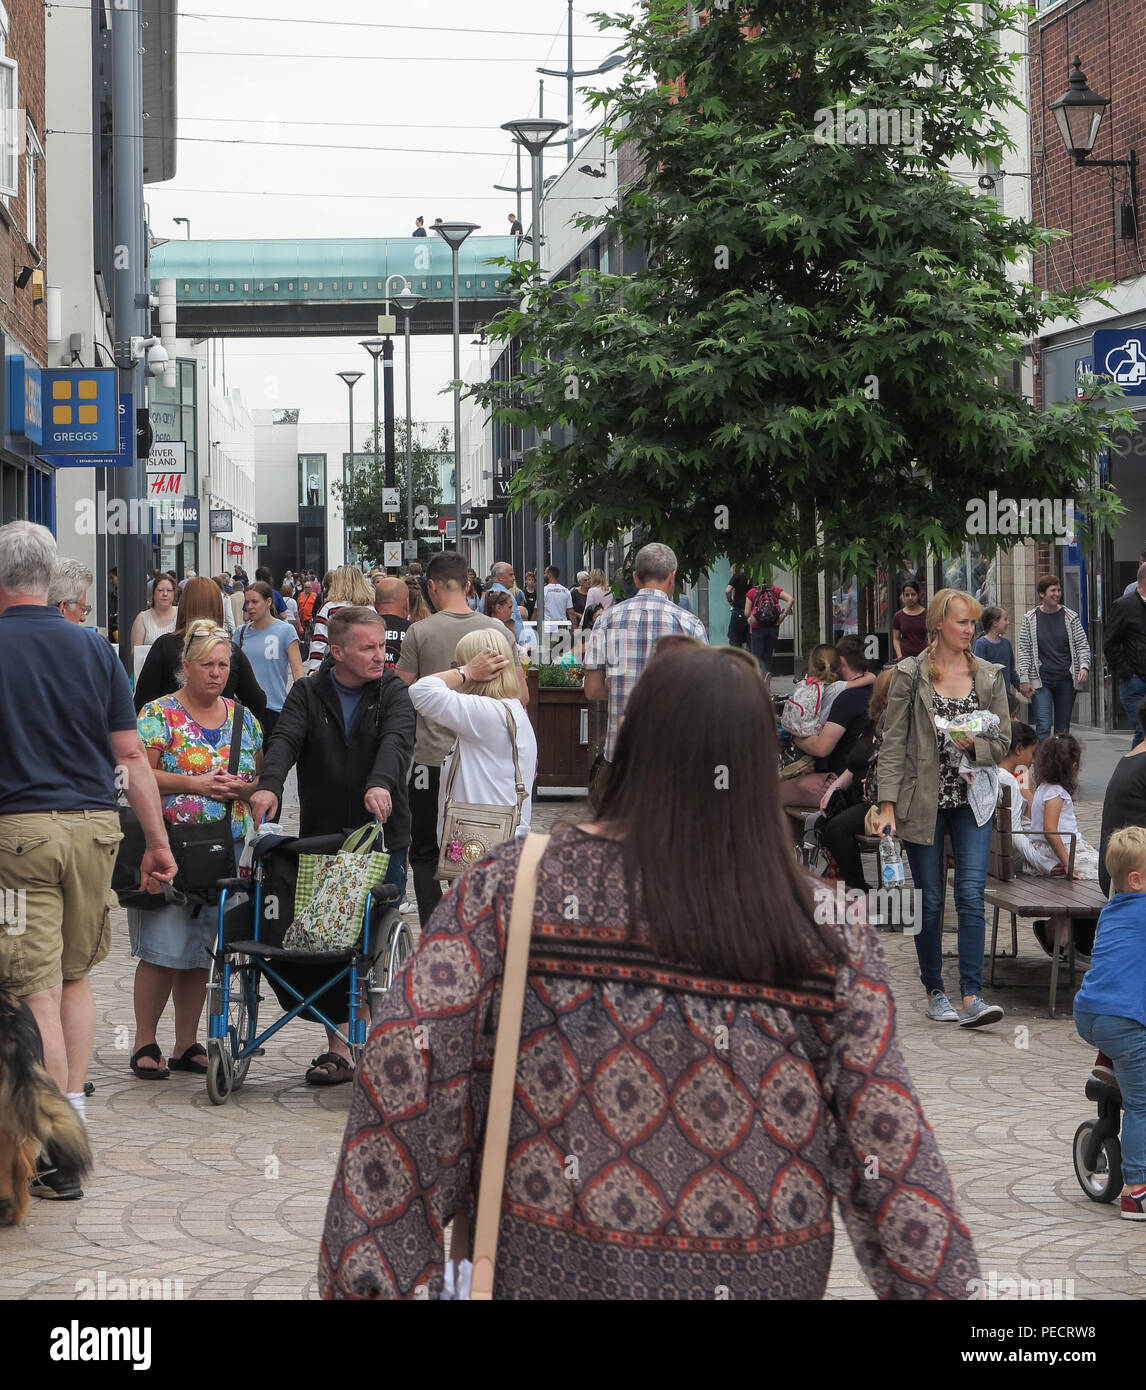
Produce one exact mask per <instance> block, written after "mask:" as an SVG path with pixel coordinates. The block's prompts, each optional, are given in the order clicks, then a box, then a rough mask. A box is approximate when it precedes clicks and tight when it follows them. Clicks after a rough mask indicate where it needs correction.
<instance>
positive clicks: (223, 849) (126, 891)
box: [111, 700, 247, 912]
mask: <svg viewBox="0 0 1146 1390" xmlns="http://www.w3.org/2000/svg"><path fill="white" fill-rule="evenodd" d="M246 713H247V712H246V710H245V708H244V707H243V705H242V703H241V702H240V701H238V700H236V701H235V708H234V712H233V714H232V716H231V718H232V725H231V745H230V751H229V754H228V757H227V771H228V772H229V773H230V774H231V776H232V777H233V776H234V775H235V774H236V773H237V772H238V770H239V759H240V756H241V753H242V742H243V726H244V724H245V722H246ZM225 804H226V808H227V810H226V815H224V817H223V819H222V820H221V821H210V822H209V823H207V824H206V825H170V824H169V825H168V826H167V841H168V844H169V845H170V846H171V855H172V857H173V858H174V860H175V864H176V867H177V870H178V872H177V873H176V875H175V881H174V883H173V884H172V885H171V887H170V888H169V889H165V890H164V891H163V892H162V893H148V892H145V891H144V890H143V889H142V888H141V887H140V879H139V871H140V868H141V867H142V864H143V856H144V853H145V852H146V849H147V842H146V838H145V836H144V833H143V827H142V826H141V825H140V823H139V818H138V816H136V814H135V812H134V811H133V810H132V809H131V807H130V806H120V807H119V808H118V810H119V828H120V831H121V832H122V834H123V839H122V840H121V841H120V842H119V852H118V854H117V855H116V860H115V868H114V869H113V870H112V875H111V887H112V891H113V892H114V893H115V894H116V896H117V897H118V898H119V905H120V907H133V908H135V909H136V910H137V911H144V912H147V911H155V910H157V909H158V908H161V907H166V906H168V905H169V904H170V903H172V902H175V903H178V904H179V905H183V904H185V903H187V902H191V903H193V904H195V905H197V906H214V904H215V903H217V902H218V901H219V890H218V888H217V886H216V885H217V883H218V880H219V879H221V878H232V877H234V873H235V849H234V840H233V838H232V835H231V807H232V805H233V802H231V801H228V802H226V803H225Z"/></svg>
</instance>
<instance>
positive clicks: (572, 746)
mask: <svg viewBox="0 0 1146 1390" xmlns="http://www.w3.org/2000/svg"><path fill="white" fill-rule="evenodd" d="M532 676H533V672H532V671H531V672H530V678H531V685H532ZM529 708H530V713H531V714H533V713H534V710H535V709H536V714H535V717H534V720H533V729H534V733H535V734H536V735H537V756H538V759H539V762H540V769H539V771H538V774H537V785H538V786H539V787H588V785H589V705H588V702H587V701H586V699H585V692H584V690H560V689H546V688H545V687H544V686H542V687H541V688H540V689H538V690H537V691H536V693H535V692H534V690H533V689H532V688H531V690H530V696H529Z"/></svg>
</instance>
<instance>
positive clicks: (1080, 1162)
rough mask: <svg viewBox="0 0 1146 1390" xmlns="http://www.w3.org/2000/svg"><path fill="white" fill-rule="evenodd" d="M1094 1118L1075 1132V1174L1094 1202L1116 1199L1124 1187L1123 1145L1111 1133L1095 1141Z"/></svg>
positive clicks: (1079, 1183)
mask: <svg viewBox="0 0 1146 1390" xmlns="http://www.w3.org/2000/svg"><path fill="white" fill-rule="evenodd" d="M1094 1128H1095V1121H1094V1120H1086V1121H1085V1122H1084V1123H1083V1124H1081V1125H1079V1127H1078V1129H1076V1130H1075V1132H1074V1174H1075V1177H1076V1178H1078V1185H1079V1186H1080V1187H1081V1188H1082V1190H1083V1191H1084V1192H1085V1193H1086V1195H1087V1196H1088V1197H1089V1198H1090V1200H1091V1201H1092V1202H1113V1201H1114V1199H1115V1198H1116V1197H1117V1196H1118V1195H1119V1194H1120V1193H1121V1191H1122V1145H1121V1144H1120V1143H1119V1142H1118V1137H1117V1135H1114V1134H1109V1135H1107V1136H1106V1138H1105V1139H1103V1140H1101V1141H1100V1142H1099V1143H1098V1144H1097V1145H1096V1144H1095V1140H1094V1135H1093V1130H1094Z"/></svg>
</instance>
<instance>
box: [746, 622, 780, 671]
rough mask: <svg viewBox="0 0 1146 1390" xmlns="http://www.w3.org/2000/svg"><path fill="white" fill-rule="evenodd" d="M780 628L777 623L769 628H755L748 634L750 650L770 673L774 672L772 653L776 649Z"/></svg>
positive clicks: (771, 624)
mask: <svg viewBox="0 0 1146 1390" xmlns="http://www.w3.org/2000/svg"><path fill="white" fill-rule="evenodd" d="M779 631H780V628H779V627H778V625H777V624H776V623H770V624H769V625H768V626H767V627H754V628H753V629H752V631H751V632H750V633H749V634H748V650H749V651H750V652H751V653H752V655H753V656H754V657H755V658H756V660H757V661H758V662H759V663H760V665H761V666H763V668H764V670H765V671H768V672H769V673H770V672H771V670H772V653H773V651H775V649H776V635H777V633H778V632H779Z"/></svg>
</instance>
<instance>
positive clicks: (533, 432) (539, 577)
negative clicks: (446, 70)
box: [529, 150, 546, 661]
mask: <svg viewBox="0 0 1146 1390" xmlns="http://www.w3.org/2000/svg"><path fill="white" fill-rule="evenodd" d="M532 198H533V226H532V228H531V231H532V233H533V286H534V289H536V288H537V287H538V286H539V285H540V284H541V151H540V150H538V151H537V153H536V154H535V155H534V156H533V190H532ZM531 370H533V371H536V365H535V364H534V365H533V366H532V367H531ZM529 435H530V441H531V444H532V447H533V448H534V449H536V448H537V447H538V445H539V444H540V442H541V441H540V437H539V435H538V432H537V428H536V426H534V425H531V426H530V428H529ZM535 506H536V504H535ZM535 521H536V526H537V570H536V576H535V579H534V586H533V587H534V592H535V593H536V595H537V607H536V608H535V609H534V616H535V618H536V620H537V640H538V643H539V644H540V645H539V647H538V654H539V659H540V660H541V661H544V660H545V653H546V648H545V645H544V633H545V596H544V593H543V592H542V591H543V589H544V587H545V580H544V577H543V574H542V569H543V567H544V565H545V518H544V517H543V516H542V515H541V512H540V510H539V509H538V510H536V511H535Z"/></svg>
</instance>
